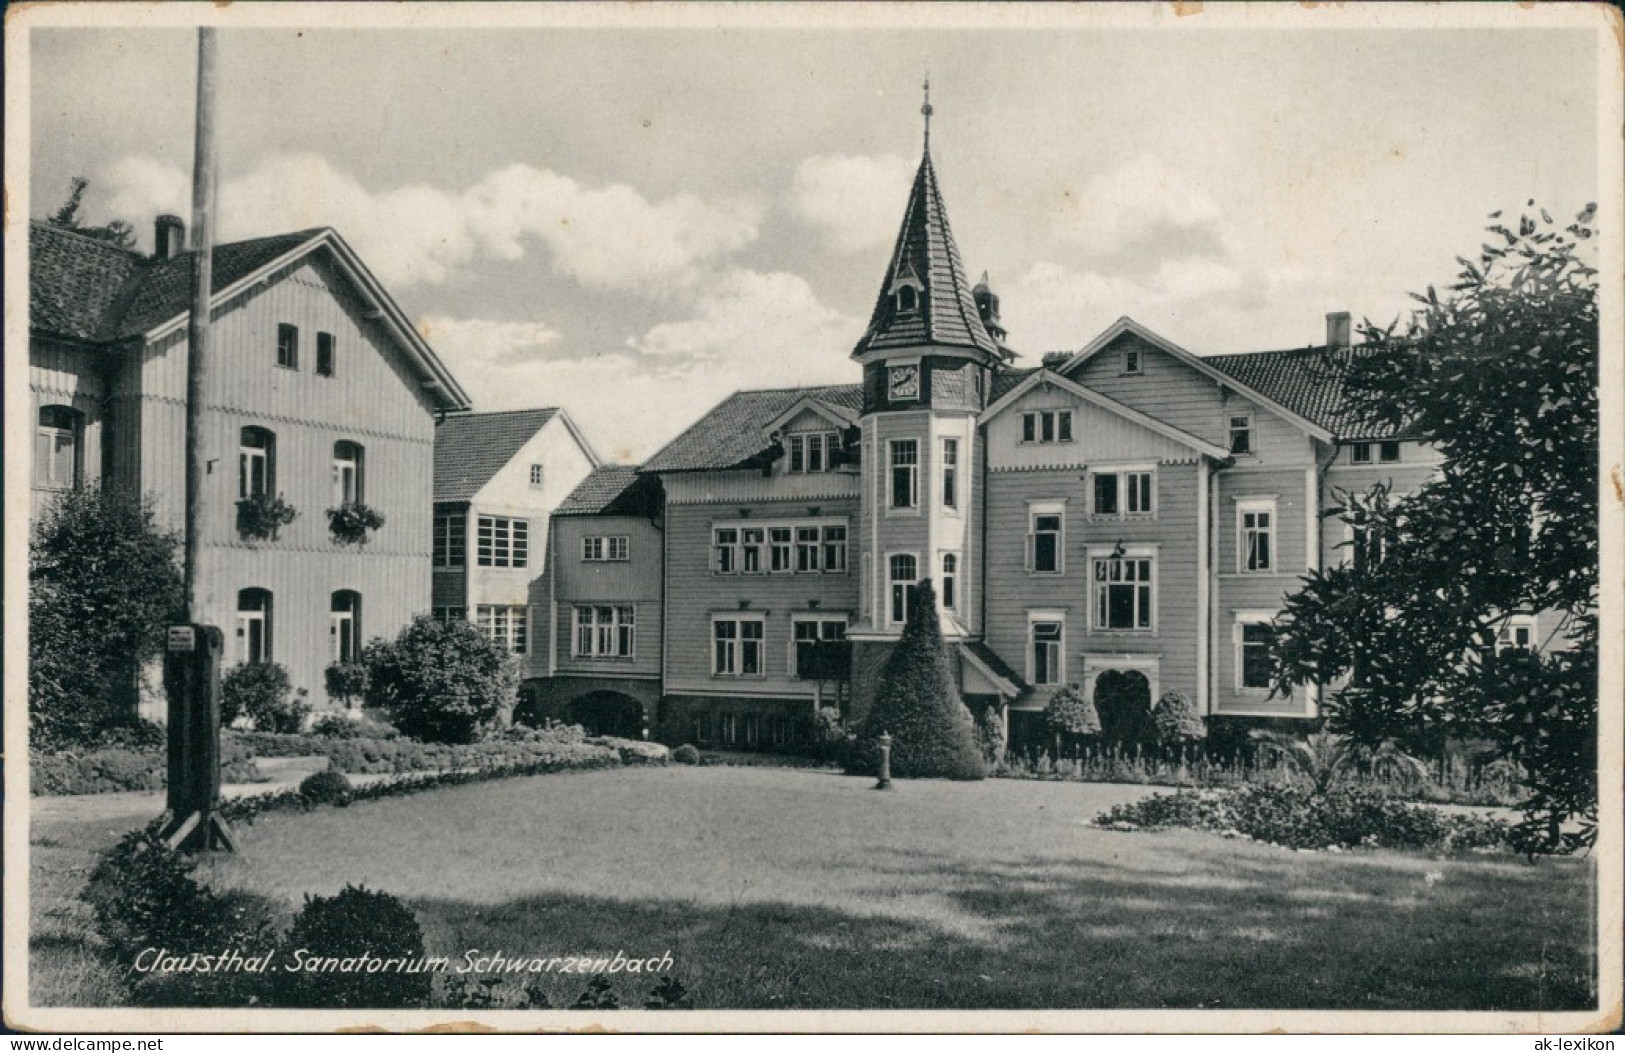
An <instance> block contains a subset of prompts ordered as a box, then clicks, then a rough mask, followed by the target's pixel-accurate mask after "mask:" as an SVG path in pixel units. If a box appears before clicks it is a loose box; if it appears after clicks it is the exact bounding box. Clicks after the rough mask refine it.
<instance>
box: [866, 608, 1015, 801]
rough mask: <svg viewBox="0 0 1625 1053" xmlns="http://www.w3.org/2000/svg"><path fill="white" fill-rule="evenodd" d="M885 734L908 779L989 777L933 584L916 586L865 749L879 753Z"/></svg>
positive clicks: (895, 767)
mask: <svg viewBox="0 0 1625 1053" xmlns="http://www.w3.org/2000/svg"><path fill="white" fill-rule="evenodd" d="M882 732H885V733H888V734H890V735H891V737H892V752H891V770H892V774H893V775H896V776H899V777H903V778H925V779H983V778H986V777H987V766H986V764H985V763H984V762H983V759H982V751H981V747H980V746H979V745H978V743H977V737H976V725H975V722H974V720H973V719H972V717H971V714H970V710H968V709H966V708H965V703H964V701H963V700H962V699H961V698H960V697H959V687H958V685H956V684H955V683H954V677H953V672H952V670H951V669H950V668H949V666H948V650H947V648H946V647H945V646H944V645H943V642H942V629H941V627H940V626H939V625H938V624H937V596H936V591H935V590H934V589H932V587H931V583H930V582H929V581H923V582H921V583H920V584H919V585H918V586H917V587H916V588H915V589H914V597H913V601H912V602H911V603H910V605H909V610H908V624H907V625H906V626H904V628H903V635H902V638H901V639H899V640H898V641H897V645H896V646H895V647H893V648H892V650H891V654H889V655H888V656H887V657H886V664H885V665H884V666H883V667H882V668H881V671H880V685H879V688H878V690H877V692H876V695H875V703H874V706H873V708H872V709H870V711H869V714H868V716H867V717H865V718H864V721H863V724H862V726H861V727H860V729H859V731H858V739H859V744H860V752H861V754H862V755H864V756H866V757H867V756H875V755H877V754H876V753H875V745H874V744H875V742H876V741H877V740H878V739H879V737H880V735H881V733H882Z"/></svg>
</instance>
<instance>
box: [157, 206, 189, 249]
mask: <svg viewBox="0 0 1625 1053" xmlns="http://www.w3.org/2000/svg"><path fill="white" fill-rule="evenodd" d="M185 248H186V224H185V223H183V222H182V221H181V217H179V216H171V215H169V214H168V213H165V214H164V215H161V216H159V217H158V222H157V224H156V226H155V228H154V233H153V245H152V256H153V258H154V259H159V260H169V259H174V258H175V257H176V256H179V255H180V254H181V252H182V251H184V250H185Z"/></svg>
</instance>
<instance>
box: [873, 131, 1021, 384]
mask: <svg viewBox="0 0 1625 1053" xmlns="http://www.w3.org/2000/svg"><path fill="white" fill-rule="evenodd" d="M902 275H912V276H913V277H914V278H915V279H917V280H919V281H921V282H923V283H924V285H925V289H924V291H923V293H922V294H921V297H920V306H919V309H918V310H915V311H911V312H908V313H906V314H904V313H901V312H899V311H898V309H897V302H896V300H895V298H894V297H893V296H892V288H893V286H894V285H895V283H896V281H897V279H898V277H899V276H902ZM920 344H948V345H952V346H956V347H975V348H980V349H981V350H983V351H986V352H988V353H989V354H997V353H998V350H999V348H998V344H997V343H996V342H995V341H994V339H993V337H992V336H990V335H988V331H987V327H986V326H984V325H983V324H982V316H981V312H979V311H978V310H977V309H976V301H975V299H974V298H973V297H972V295H971V287H970V283H969V282H967V281H966V280H965V265H964V263H963V262H961V260H960V258H959V246H958V245H957V244H955V242H954V235H953V231H951V230H949V229H948V210H947V208H946V207H945V206H944V205H943V203H942V191H941V190H940V189H938V187H937V171H936V168H935V167H933V166H932V164H931V155H930V154H929V153H927V154H926V155H925V156H924V157H922V158H921V159H920V168H919V171H918V172H916V173H915V175H914V187H913V189H912V190H910V191H909V195H908V208H907V210H906V211H905V212H904V213H903V225H902V228H901V229H900V230H899V231H898V232H897V247H896V248H895V249H894V250H893V252H892V259H891V266H889V267H887V268H886V277H885V279H884V281H883V282H882V283H881V286H880V295H879V297H878V298H876V300H875V310H874V314H873V315H872V316H871V317H870V319H869V328H868V330H867V331H866V332H865V333H864V334H863V336H862V338H861V339H859V340H858V344H857V347H856V348H854V349H853V351H852V353H853V354H854V355H861V354H863V353H864V352H866V351H874V350H880V349H885V348H894V347H915V346H918V345H920Z"/></svg>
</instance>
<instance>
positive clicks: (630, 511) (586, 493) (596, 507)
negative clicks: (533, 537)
mask: <svg viewBox="0 0 1625 1053" xmlns="http://www.w3.org/2000/svg"><path fill="white" fill-rule="evenodd" d="M656 485H658V482H657V480H656V479H655V478H654V477H653V476H646V475H639V474H638V466H637V465H635V464H605V465H600V466H599V467H597V468H594V469H593V470H592V471H591V472H590V473H588V475H587V477H586V478H585V479H583V480H581V484H580V485H579V486H577V487H576V488H575V489H574V490H571V491H570V495H569V496H568V497H566V498H565V499H564V500H563V501H560V502H559V506H558V508H556V509H554V510H553V514H554V515H558V516H600V515H607V516H614V515H642V514H645V513H646V512H648V511H650V510H651V509H650V508H649V507H648V503H647V497H648V493H647V491H650V490H652V489H653V488H654V487H655V486H656Z"/></svg>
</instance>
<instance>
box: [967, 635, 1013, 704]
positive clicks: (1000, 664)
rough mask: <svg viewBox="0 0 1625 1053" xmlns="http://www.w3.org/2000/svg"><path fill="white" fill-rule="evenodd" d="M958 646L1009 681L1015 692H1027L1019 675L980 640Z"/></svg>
mask: <svg viewBox="0 0 1625 1053" xmlns="http://www.w3.org/2000/svg"><path fill="white" fill-rule="evenodd" d="M960 646H961V647H963V648H965V650H967V651H969V652H970V653H971V654H974V655H975V656H976V657H977V659H978V660H980V661H981V663H982V664H983V665H985V666H987V667H988V668H989V669H991V670H992V671H993V672H994V673H995V674H996V675H998V676H1002V677H1004V678H1005V679H1006V680H1008V681H1010V683H1011V684H1013V685H1015V688H1016V690H1017V691H1022V692H1025V691H1026V690H1027V687H1028V685H1027V682H1026V681H1025V680H1023V679H1021V674H1020V673H1017V672H1016V671H1015V670H1014V669H1011V668H1010V666H1009V664H1008V663H1007V662H1005V660H1004V659H1002V658H1000V657H999V653H998V652H997V651H995V650H993V648H991V647H989V646H988V645H987V644H985V643H983V642H982V641H980V640H972V641H971V642H970V643H965V644H960Z"/></svg>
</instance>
